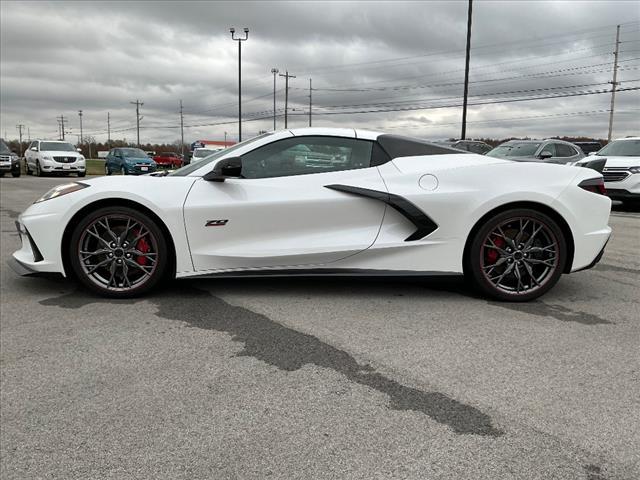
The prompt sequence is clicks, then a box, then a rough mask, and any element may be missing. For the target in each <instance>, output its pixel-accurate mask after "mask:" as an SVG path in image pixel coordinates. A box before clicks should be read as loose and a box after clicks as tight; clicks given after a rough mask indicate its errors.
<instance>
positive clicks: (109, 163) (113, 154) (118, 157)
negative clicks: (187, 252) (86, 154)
mask: <svg viewBox="0 0 640 480" xmlns="http://www.w3.org/2000/svg"><path fill="white" fill-rule="evenodd" d="M156 168H157V166H156V162H154V161H153V159H152V158H149V156H148V155H147V154H146V153H145V152H143V151H142V150H140V149H139V148H129V147H126V148H125V147H119V148H112V149H111V150H109V154H108V155H107V158H106V160H105V162H104V173H105V174H107V175H111V174H112V173H114V172H120V173H121V174H122V175H141V174H145V173H151V172H155V171H156Z"/></svg>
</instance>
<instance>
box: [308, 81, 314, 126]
mask: <svg viewBox="0 0 640 480" xmlns="http://www.w3.org/2000/svg"><path fill="white" fill-rule="evenodd" d="M311 90H313V89H312V88H311V79H309V126H311Z"/></svg>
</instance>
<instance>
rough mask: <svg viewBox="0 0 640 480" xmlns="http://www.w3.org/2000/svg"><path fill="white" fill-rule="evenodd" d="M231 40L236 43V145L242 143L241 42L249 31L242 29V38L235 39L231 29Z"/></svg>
mask: <svg viewBox="0 0 640 480" xmlns="http://www.w3.org/2000/svg"><path fill="white" fill-rule="evenodd" d="M229 32H231V40H235V41H236V42H238V143H240V142H241V141H242V42H246V41H247V39H248V38H249V29H248V28H247V27H244V38H242V37H238V38H236V37H235V33H236V29H235V28H233V27H231V28H230V29H229Z"/></svg>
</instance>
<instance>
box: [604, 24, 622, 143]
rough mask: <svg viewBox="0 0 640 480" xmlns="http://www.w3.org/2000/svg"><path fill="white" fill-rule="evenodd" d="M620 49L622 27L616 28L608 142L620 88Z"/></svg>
mask: <svg viewBox="0 0 640 480" xmlns="http://www.w3.org/2000/svg"><path fill="white" fill-rule="evenodd" d="M619 47H620V25H618V26H617V27H616V51H615V52H614V53H613V81H612V82H610V83H611V110H609V135H607V142H610V141H611V134H612V133H613V109H614V107H615V102H616V87H617V86H618V82H617V79H618V49H619Z"/></svg>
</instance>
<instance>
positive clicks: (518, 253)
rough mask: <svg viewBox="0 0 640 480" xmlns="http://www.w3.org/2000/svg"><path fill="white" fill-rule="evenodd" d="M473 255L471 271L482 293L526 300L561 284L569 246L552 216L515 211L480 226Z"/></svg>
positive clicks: (469, 261) (519, 300) (517, 300)
mask: <svg viewBox="0 0 640 480" xmlns="http://www.w3.org/2000/svg"><path fill="white" fill-rule="evenodd" d="M469 255H470V258H468V266H469V269H470V273H471V274H472V276H473V280H474V282H475V284H476V285H477V286H478V287H479V289H480V290H481V291H482V292H484V293H485V294H487V295H489V296H491V297H493V298H496V299H498V300H506V301H513V302H523V301H527V300H532V299H534V298H537V297H539V296H540V295H543V294H544V293H545V292H547V291H548V290H549V289H550V288H551V287H553V285H555V283H556V282H557V281H558V279H559V278H560V276H561V275H562V272H563V270H564V266H565V262H566V259H567V245H566V240H565V238H564V235H563V233H562V230H561V229H560V227H559V226H558V224H557V223H556V222H555V221H554V220H553V219H552V218H550V217H549V216H548V215H545V214H543V213H541V212H538V211H536V210H532V209H514V210H509V211H506V212H502V213H500V214H498V215H496V216H495V217H493V218H491V220H490V221H489V222H487V224H486V225H484V226H483V227H482V228H480V230H479V231H478V232H477V234H476V236H475V238H474V239H473V242H472V244H471V248H470V250H469Z"/></svg>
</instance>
